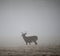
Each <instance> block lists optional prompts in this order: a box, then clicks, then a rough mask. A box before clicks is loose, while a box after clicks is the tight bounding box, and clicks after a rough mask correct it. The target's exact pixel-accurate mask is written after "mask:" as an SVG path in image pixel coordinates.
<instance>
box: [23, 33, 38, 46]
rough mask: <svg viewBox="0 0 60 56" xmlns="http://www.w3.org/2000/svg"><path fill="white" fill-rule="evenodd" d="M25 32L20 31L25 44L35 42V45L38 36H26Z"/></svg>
mask: <svg viewBox="0 0 60 56" xmlns="http://www.w3.org/2000/svg"><path fill="white" fill-rule="evenodd" d="M26 34H27V33H22V37H23V39H24V41H25V43H26V45H27V44H28V43H29V45H31V43H32V42H34V43H35V45H37V42H36V41H37V40H38V37H37V36H26Z"/></svg>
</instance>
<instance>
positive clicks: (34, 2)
mask: <svg viewBox="0 0 60 56" xmlns="http://www.w3.org/2000/svg"><path fill="white" fill-rule="evenodd" d="M21 32H27V35H37V36H38V41H37V42H38V45H47V44H48V45H52V44H54V45H58V44H59V43H60V0H0V47H1V46H3V47H4V46H22V45H25V42H24V40H23V38H22V36H21ZM33 45H34V44H33Z"/></svg>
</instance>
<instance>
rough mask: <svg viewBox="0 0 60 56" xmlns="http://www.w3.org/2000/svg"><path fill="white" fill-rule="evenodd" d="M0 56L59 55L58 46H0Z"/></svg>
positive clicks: (59, 47)
mask: <svg viewBox="0 0 60 56" xmlns="http://www.w3.org/2000/svg"><path fill="white" fill-rule="evenodd" d="M0 56H60V46H58V47H57V46H38V45H34V46H31V45H27V46H20V47H8V48H7V47H4V48H2V47H1V48H0Z"/></svg>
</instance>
